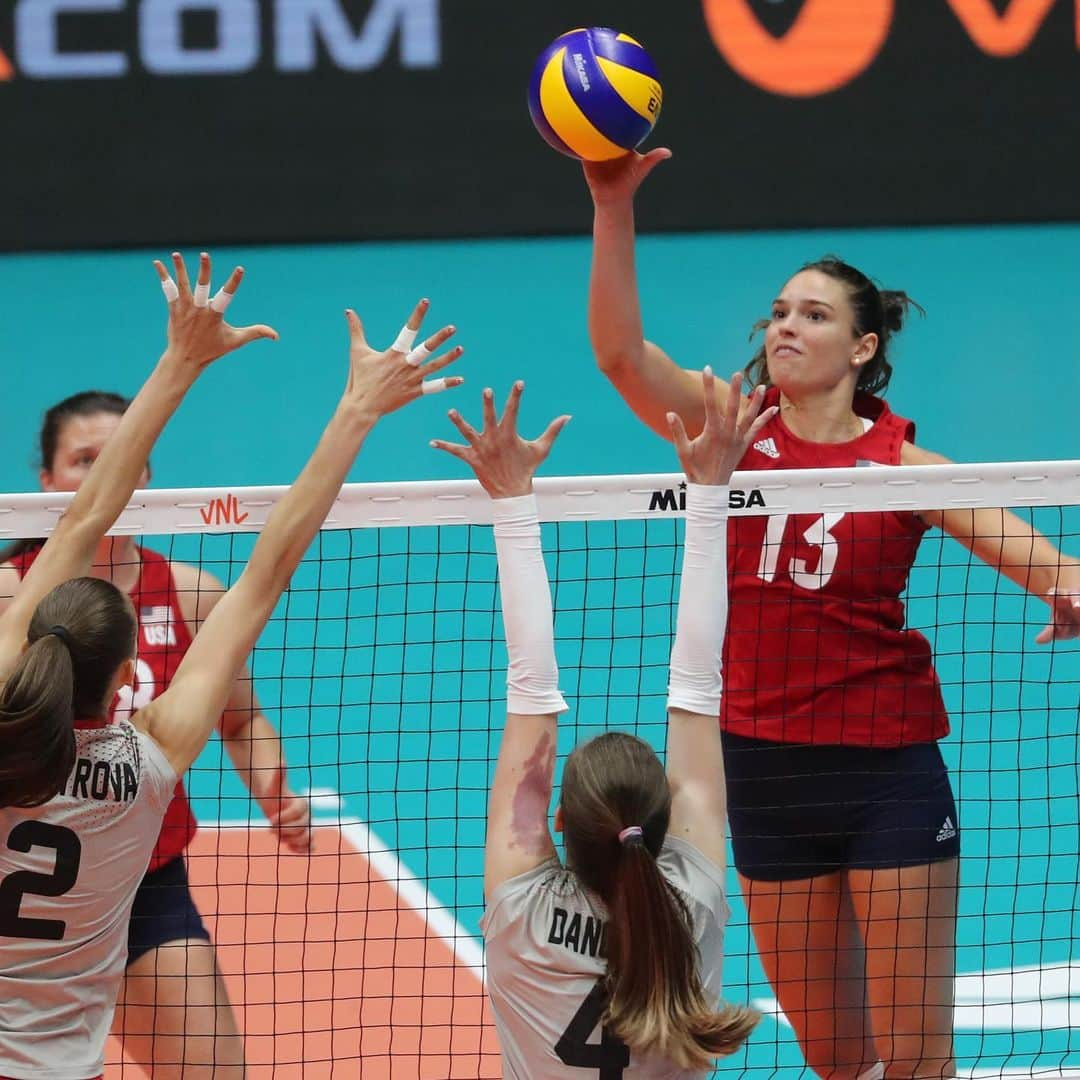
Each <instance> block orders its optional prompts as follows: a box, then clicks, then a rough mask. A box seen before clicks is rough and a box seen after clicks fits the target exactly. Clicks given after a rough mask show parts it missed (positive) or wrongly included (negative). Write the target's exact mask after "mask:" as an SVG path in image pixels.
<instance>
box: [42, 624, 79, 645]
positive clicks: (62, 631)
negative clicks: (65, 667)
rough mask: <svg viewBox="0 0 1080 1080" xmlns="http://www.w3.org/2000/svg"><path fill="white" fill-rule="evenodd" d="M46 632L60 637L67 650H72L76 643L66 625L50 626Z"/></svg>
mask: <svg viewBox="0 0 1080 1080" xmlns="http://www.w3.org/2000/svg"><path fill="white" fill-rule="evenodd" d="M45 633H46V635H48V634H52V635H53V636H54V637H58V638H59V639H60V640H61V641H62V642H63V643H64V647H65V648H66V649H67V651H68V652H71V650H72V646H73V644H74V643H73V642H72V640H71V634H69V633H68V629H67V627H66V626H60V625H56V626H50V627H49V629H48V630H46V631H45Z"/></svg>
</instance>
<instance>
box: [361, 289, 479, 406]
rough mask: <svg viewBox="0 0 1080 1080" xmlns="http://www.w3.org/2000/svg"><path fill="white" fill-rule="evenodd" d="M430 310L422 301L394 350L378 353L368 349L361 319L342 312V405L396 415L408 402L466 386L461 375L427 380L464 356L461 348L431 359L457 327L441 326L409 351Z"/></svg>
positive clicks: (391, 347)
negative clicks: (345, 329) (345, 349)
mask: <svg viewBox="0 0 1080 1080" xmlns="http://www.w3.org/2000/svg"><path fill="white" fill-rule="evenodd" d="M430 306H431V303H430V301H428V300H421V301H420V302H419V303H418V304H417V305H416V307H415V308H413V312H412V314H411V315H410V316H409V319H408V321H407V322H406V323H405V325H404V326H403V327H402V328H401V332H400V333H399V334H398V336H397V338H396V340H395V341H394V344H393V345H391V346H390V348H389V349H385V350H383V351H382V352H380V351H379V350H378V349H375V348H373V347H372V346H371V345H369V344H368V341H367V338H366V337H365V336H364V325H363V323H362V322H361V321H360V316H359V315H357V314H356V312H355V311H353V310H352V309H351V308H350V309H348V310H347V311H346V312H345V318H346V320H347V322H348V324H349V379H348V382H347V384H346V386H345V400H346V401H347V402H349V403H350V404H351V405H354V406H356V407H358V408H360V409H362V410H364V411H366V412H371V413H373V414H375V415H376V416H385V415H386V414H387V413H391V412H393V411H394V410H395V409H400V408H401V406H402V405H404V404H405V403H406V402H409V401H413V400H415V399H416V398H418V397H420V396H421V394H437V393H439V392H440V391H442V390H448V389H450V388H451V387H454V386H460V385H461V384H462V383H463V382H464V381H465V380H464V379H463V378H461V376H459V375H450V376H445V377H442V378H438V379H426V378H425V376H427V375H433V374H434V373H435V372H437V371H442V369H443V368H445V367H447V366H448V365H450V364H452V363H453V362H454V361H455V360H457V358H458V357H459V356H461V354H462V353H463V352H464V351H465V350H464V349H463V348H462V347H461V346H460V345H457V346H455V347H454V348H452V349H450V350H449V352H446V353H443V355H442V356H436V357H435V359H434V360H431V359H430V357H431V356H433V355H434V354H435V353H436V352H438V350H439V349H440V348H441V347H442V346H443V345H444V344H445V343H446V342H447V341H448V340H449V339H450V338H451V337H453V335H454V333H455V332H456V327H453V326H444V327H443V328H442V329H441V330H437V331H436V332H435V333H434V334H432V335H431V336H430V337H429V338H427V339H425V340H424V341H423V342H421V344H419V345H417V346H416V347H415V348H413V342H414V341H415V339H416V335H417V332H418V331H419V329H420V326H421V324H422V323H423V321H424V316H425V315H426V314H427V312H428V308H429V307H430Z"/></svg>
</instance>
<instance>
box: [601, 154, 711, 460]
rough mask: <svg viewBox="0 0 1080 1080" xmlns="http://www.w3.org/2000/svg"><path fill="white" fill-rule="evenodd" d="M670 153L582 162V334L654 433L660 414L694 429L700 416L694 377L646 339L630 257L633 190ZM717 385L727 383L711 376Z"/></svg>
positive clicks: (662, 424) (660, 429)
mask: <svg viewBox="0 0 1080 1080" xmlns="http://www.w3.org/2000/svg"><path fill="white" fill-rule="evenodd" d="M669 157H671V151H670V150H666V149H664V148H657V149H656V150H650V151H649V153H648V154H644V155H643V154H637V153H632V154H627V155H626V156H625V157H622V158H617V159H616V160H614V161H604V162H595V163H586V164H585V179H586V181H587V183H588V185H589V191H590V193H591V194H592V198H593V207H594V213H593V258H592V274H591V276H590V279H589V338H590V340H591V341H592V347H593V352H594V353H595V355H596V362H597V364H598V365H599V367H600V370H601V371H602V372H603V373H604V374H605V375H606V376H607V377H608V378H609V379H610V380H611V382H612V383H613V384H614V386H615V389H616V390H618V391H619V393H620V394H621V395H622V397H623V399H624V400H625V401H626V403H627V404H628V405H629V406H630V408H631V409H633V411H634V413H635V414H636V415H637V416H638V418H639V419H641V420H642V421H643V422H644V423H645V424H647V425H648V426H649V427H650V428H652V430H653V431H655V432H656V433H657V434H658V435H661V436H662V437H663V438H665V439H669V438H671V429H670V428H669V426H668V422H667V414H668V413H669V412H675V413H678V414H679V416H681V417H682V418H683V420H684V422H685V423H686V425H687V426H688V427H689V428H690V430H691V431H692V432H694V433H695V434H696V433H697V432H698V431H700V430H701V425H702V424H703V423H704V420H705V416H704V412H703V410H702V404H701V377H700V375H699V374H698V372H696V371H685V370H683V369H682V368H680V367H679V366H678V365H677V364H676V363H675V362H674V361H673V360H672V359H671V357H669V356H668V355H667V353H665V352H664V351H663V350H662V349H661V348H660V347H659V346H657V345H654V344H653V343H652V342H651V341H647V340H646V339H645V333H644V329H643V327H642V320H641V305H640V302H639V300H638V286H637V272H636V269H635V263H634V195H635V193H636V192H637V189H638V187H639V186H640V185H641V183H642V181H643V180H644V179H645V177H647V176H648V175H649V173H650V172H652V170H653V169H654V168H656V166H657V165H659V164H660V162H662V161H666V160H667V159H668V158H669ZM716 383H717V391H718V392H719V393H723V392H725V391H726V389H727V388H726V386H725V385H724V383H723V382H722V380H717V381H716Z"/></svg>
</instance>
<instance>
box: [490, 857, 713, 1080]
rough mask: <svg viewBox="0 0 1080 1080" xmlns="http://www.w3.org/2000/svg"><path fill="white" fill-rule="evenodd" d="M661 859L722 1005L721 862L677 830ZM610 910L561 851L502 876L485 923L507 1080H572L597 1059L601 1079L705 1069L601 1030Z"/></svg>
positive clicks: (682, 1079) (646, 1078)
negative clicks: (640, 1050) (680, 1065)
mask: <svg viewBox="0 0 1080 1080" xmlns="http://www.w3.org/2000/svg"><path fill="white" fill-rule="evenodd" d="M656 861H657V864H658V865H659V867H660V871H661V873H662V874H663V875H664V877H665V878H666V879H667V880H668V882H670V884H671V885H673V886H674V887H675V888H676V889H677V890H678V891H679V893H680V894H681V896H682V897H683V899H684V900H685V902H686V905H687V908H688V909H689V911H690V916H691V922H692V926H693V937H694V943H695V945H696V946H697V950H698V955H699V956H700V968H699V974H700V977H701V984H702V986H703V988H704V990H705V992H706V995H707V997H708V999H709V1001H710V1002H711V1004H712V1005H713V1006H714V1007H715V1006H716V1005H717V1004H718V1003H719V1001H720V991H721V987H722V985H723V978H722V972H721V968H722V965H723V958H724V926H725V924H726V923H727V920H728V916H729V914H730V912H729V909H728V905H727V901H726V899H725V898H724V880H723V871H722V870H721V868H720V867H719V866H717V865H716V864H715V863H713V862H712V861H711V860H710V859H708V858H707V857H706V856H705V855H703V854H702V853H701V852H700V851H698V850H697V848H695V847H693V845H691V844H687V843H684V842H683V841H681V840H678V839H676V838H675V837H673V836H668V837H667V839H666V840H665V841H664V847H663V849H662V850H661V852H660V857H659V858H658V859H657V860H656ZM607 920H608V912H607V909H606V908H605V907H604V904H603V901H602V900H600V898H599V897H598V896H596V895H595V894H593V893H590V892H589V891H588V890H587V889H585V888H583V887H582V886H581V883H580V882H579V881H578V879H577V876H576V875H575V874H574V873H573V872H572V871H569V870H565V869H563V867H562V864H561V863H560V862H559V860H558V859H550V860H548V861H547V862H545V863H541V865H540V866H538V867H536V869H534V870H530V871H528V872H527V873H524V874H520V875H518V876H517V877H515V878H511V879H510V880H509V881H506V882H503V884H502V885H500V886H499V887H498V888H497V889H496V890H495V892H494V894H493V895H492V896H491V898H490V900H489V901H488V906H487V910H486V912H485V913H484V917H483V920H482V921H481V927H482V928H483V931H484V944H485V948H486V956H487V990H488V995H489V996H490V998H491V1008H492V1011H493V1012H494V1014H495V1022H496V1024H497V1026H498V1030H499V1043H500V1045H501V1047H502V1058H503V1076H504V1078H506V1080H566V1077H568V1076H576V1075H578V1072H577V1070H578V1069H582V1070H588V1069H592V1070H593V1073H592V1074H591V1075H593V1076H597V1075H599V1077H600V1078H602V1080H617V1078H621V1080H660V1078H664V1080H676V1078H678V1080H689V1078H692V1077H694V1078H696V1077H701V1076H704V1075H706V1074H705V1073H702V1072H700V1071H687V1070H679V1069H673V1068H672V1065H671V1062H670V1061H667V1060H665V1059H663V1058H658V1057H656V1056H648V1055H646V1056H642V1055H639V1054H637V1053H632V1052H631V1050H630V1049H629V1047H627V1046H626V1044H625V1043H623V1042H621V1041H620V1040H619V1039H617V1038H615V1037H613V1036H612V1035H611V1033H610V1032H605V1031H603V1030H602V1024H601V1017H602V1014H603V1012H604V1008H605V1006H606V998H605V995H604V988H603V978H604V974H605V972H606V970H607V964H606V961H605V959H604V945H605V938H606V935H607ZM568 1067H569V1071H568ZM580 1075H581V1076H582V1077H586V1076H589V1075H590V1073H588V1072H585V1071H583V1072H581V1073H580Z"/></svg>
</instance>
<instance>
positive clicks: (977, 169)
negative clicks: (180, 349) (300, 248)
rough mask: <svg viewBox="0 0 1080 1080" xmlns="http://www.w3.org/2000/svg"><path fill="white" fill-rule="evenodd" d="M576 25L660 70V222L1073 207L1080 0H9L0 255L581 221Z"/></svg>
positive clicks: (651, 205) (651, 191)
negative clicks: (562, 114)
mask: <svg viewBox="0 0 1080 1080" xmlns="http://www.w3.org/2000/svg"><path fill="white" fill-rule="evenodd" d="M583 25H607V26H614V27H615V28H617V29H619V30H621V31H624V32H626V33H628V34H631V35H632V36H633V37H634V38H636V39H637V40H638V41H640V42H641V43H642V44H643V45H644V46H645V48H646V49H647V50H648V52H649V54H650V55H651V57H652V59H653V61H654V63H655V65H656V67H657V69H658V70H659V73H660V78H661V82H662V85H663V91H664V93H663V106H662V111H661V115H660V119H659V123H658V126H657V128H656V130H655V132H654V133H653V135H652V137H651V138H650V140H649V141H648V142H647V143H646V145H661V144H662V145H668V146H670V147H671V148H672V149H673V150H674V152H675V157H674V159H673V160H672V161H671V162H670V163H668V164H665V165H664V166H663V167H662V168H661V169H660V170H658V172H657V174H656V175H655V176H654V177H653V178H651V179H650V181H649V183H648V186H647V190H646V191H645V192H644V193H643V196H642V200H641V215H640V217H641V224H642V227H643V228H646V229H675V230H682V229H707V228H774V227H780V228H782V227H814V226H836V225H892V224H919V223H923V224H937V223H946V222H992V221H1006V222H1007V221H1041V220H1056V221H1063V220H1076V219H1078V218H1080V185H1078V183H1077V180H1076V176H1077V173H1078V171H1080V123H1078V122H1077V119H1076V102H1077V100H1078V98H1080V0H650V2H645V0H573V2H571V0H545V3H543V4H507V3H505V2H496V0H456V2H451V0H443V2H440V0H3V2H2V3H0V148H2V154H3V167H2V169H0V207H2V211H0V250H25V249H55V248H66V247H97V246H111V247H114V246H129V245H153V246H158V247H160V246H161V245H179V244H212V243H213V244H220V243H224V242H248V241H251V242H263V241H266V242H271V241H315V240H337V239H341V240H345V239H362V238H389V237H405V238H410V237H411V238H418V239H423V238H429V237H446V236H491V235H501V234H507V233H509V234H518V235H527V234H533V233H550V232H577V231H580V230H582V229H584V228H586V227H587V225H588V220H589V205H588V198H587V194H586V192H585V189H584V186H583V184H582V181H581V177H580V170H579V168H578V167H577V165H576V164H575V163H574V162H573V161H571V160H569V159H566V158H564V157H562V156H560V155H559V154H557V153H555V152H554V151H553V150H551V149H550V148H549V147H548V146H546V145H545V144H544V143H543V142H542V141H541V139H540V138H539V136H538V135H537V133H536V131H535V130H534V129H533V127H532V124H531V122H530V119H529V115H528V111H527V109H526V105H525V96H526V88H527V85H528V80H529V74H530V71H531V68H532V65H533V61H534V60H535V58H536V56H537V55H538V53H539V52H540V51H541V49H542V48H543V47H544V46H545V45H546V44H547V43H548V42H550V41H551V40H552V39H553V38H554V37H556V36H557V35H558V34H560V33H562V32H564V31H566V30H570V29H572V28H574V27H578V26H583Z"/></svg>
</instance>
